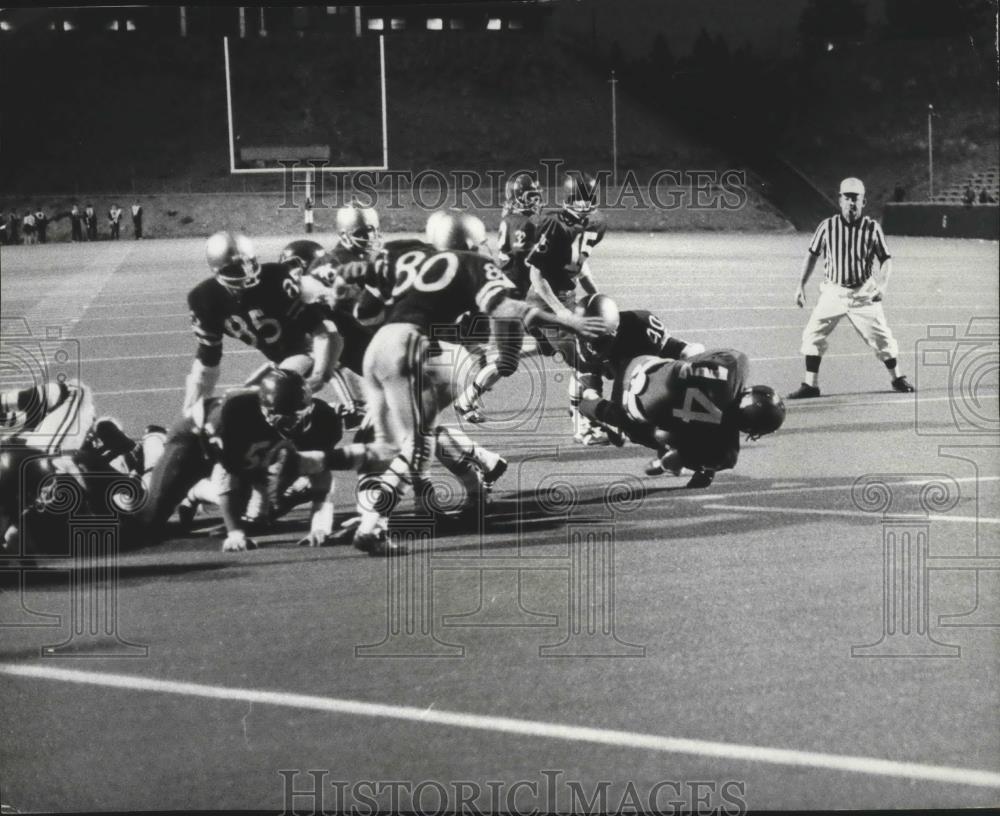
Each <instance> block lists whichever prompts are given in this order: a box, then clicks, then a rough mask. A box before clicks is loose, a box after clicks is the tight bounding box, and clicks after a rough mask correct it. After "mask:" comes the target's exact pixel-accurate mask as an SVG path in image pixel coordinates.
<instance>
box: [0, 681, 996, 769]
mask: <svg viewBox="0 0 1000 816" xmlns="http://www.w3.org/2000/svg"><path fill="white" fill-rule="evenodd" d="M0 673H2V674H6V675H9V676H13V677H27V678H31V679H33V680H53V681H57V682H63V683H76V684H82V685H89V686H100V687H103V688H115V689H123V690H126V691H142V692H154V693H157V694H172V695H176V696H181V697H198V698H202V699H209V700H222V701H227V702H242V703H256V704H258V705H273V706H280V707H282V708H294V709H302V710H309V711H322V712H325V713H329V714H343V715H348V716H354V717H375V718H381V719H389V720H401V721H405V722H416V723H423V724H426V725H440V726H448V727H452V728H465V729H472V730H477V731H489V732H494V733H502V734H516V735H518V736H527V737H536V738H539V739H553V740H562V741H566V742H577V743H589V744H594V745H607V746H612V747H615V748H625V749H632V750H640V751H653V752H657V753H665V754H687V755H692V756H703V757H712V758H714V759H724V760H729V761H737V762H762V763H767V764H771V765H785V766H790V767H799V768H810V769H815V770H822V771H837V772H842V773H858V774H868V775H872V776H885V777H893V778H896V779H909V780H920V781H926V782H940V783H944V784H952V785H968V786H975V787H983V788H1000V773H995V772H993V771H987V770H980V769H977V768H956V767H948V766H943V765H925V764H922V763H918V762H899V761H896V760H888V759H878V758H876V757H864V756H849V755H843V754H826V753H818V752H814V751H797V750H794V749H788V748H770V747H767V746H761V745H742V744H738V743H730V742H713V741H709V740H699V739H687V738H683V737H665V736H660V735H657V734H643V733H638V732H634V731H617V730H612V729H608V728H589V727H586V726H579V725H564V724H560V723H551V722H539V721H536V720H523V719H515V718H513V717H496V716H489V715H482V714H469V713H465V712H460V711H445V710H437V709H431V708H416V707H413V706H402V705H393V704H386V703H369V702H363V701H360V700H346V699H341V698H337V697H320V696H316V695H311V694H292V693H288V692H281V691H258V690H255V689H244V688H230V687H226V686H213V685H206V684H202V683H184V682H178V681H173V680H156V679H153V678H149V677H140V676H137V675H128V674H112V673H109V672H89V671H80V670H77V669H60V668H55V667H51V666H30V665H18V664H11V663H7V664H0Z"/></svg>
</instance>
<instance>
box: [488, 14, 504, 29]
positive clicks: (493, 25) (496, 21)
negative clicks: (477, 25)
mask: <svg viewBox="0 0 1000 816" xmlns="http://www.w3.org/2000/svg"><path fill="white" fill-rule="evenodd" d="M501 28H503V20H501V19H500V18H499V17H491V18H490V21H489V22H488V23H487V24H486V30H487V31H499V30H500V29H501Z"/></svg>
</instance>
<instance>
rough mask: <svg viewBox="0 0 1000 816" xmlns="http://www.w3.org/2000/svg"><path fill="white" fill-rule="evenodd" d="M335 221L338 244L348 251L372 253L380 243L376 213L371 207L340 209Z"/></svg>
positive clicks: (380, 236)
mask: <svg viewBox="0 0 1000 816" xmlns="http://www.w3.org/2000/svg"><path fill="white" fill-rule="evenodd" d="M336 221H337V232H339V233H340V242H341V244H343V245H344V246H345V247H347V248H349V249H354V250H357V251H359V252H361V253H368V252H374V251H375V250H377V249H378V247H379V245H380V244H381V242H382V233H381V231H380V230H379V220H378V213H377V212H375V210H374V209H373V208H371V207H358V206H355V205H352V206H350V207H341V208H340V209H339V210H337V218H336Z"/></svg>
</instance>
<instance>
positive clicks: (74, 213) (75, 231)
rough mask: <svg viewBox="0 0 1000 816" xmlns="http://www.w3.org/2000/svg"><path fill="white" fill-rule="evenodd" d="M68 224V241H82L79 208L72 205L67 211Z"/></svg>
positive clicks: (81, 218) (81, 217) (81, 220)
mask: <svg viewBox="0 0 1000 816" xmlns="http://www.w3.org/2000/svg"><path fill="white" fill-rule="evenodd" d="M69 223H70V240H71V241H82V240H83V216H82V215H81V214H80V208H79V207H77V206H76V204H74V205H73V206H72V208H71V209H70V211H69Z"/></svg>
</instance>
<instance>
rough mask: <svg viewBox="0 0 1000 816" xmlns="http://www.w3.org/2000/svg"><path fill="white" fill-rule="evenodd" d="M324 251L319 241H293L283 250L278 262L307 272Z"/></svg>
mask: <svg viewBox="0 0 1000 816" xmlns="http://www.w3.org/2000/svg"><path fill="white" fill-rule="evenodd" d="M323 251H324V250H323V246H322V245H321V244H320V243H318V242H317V241H309V240H302V241H292V242H291V243H290V244H289V245H288V246H286V247H285V248H284V249H283V250H281V255H279V256H278V262H279V263H284V264H292V265H293V266H296V267H298V268H299V269H302V270H305V269H308V268H309V264H311V263H312V262H313V261H314V260H315V259H316V258H318V257H319V256H320V255H322V254H323Z"/></svg>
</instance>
